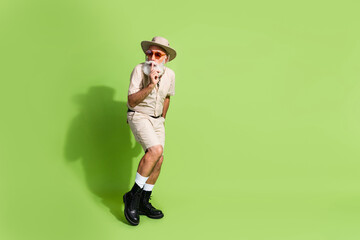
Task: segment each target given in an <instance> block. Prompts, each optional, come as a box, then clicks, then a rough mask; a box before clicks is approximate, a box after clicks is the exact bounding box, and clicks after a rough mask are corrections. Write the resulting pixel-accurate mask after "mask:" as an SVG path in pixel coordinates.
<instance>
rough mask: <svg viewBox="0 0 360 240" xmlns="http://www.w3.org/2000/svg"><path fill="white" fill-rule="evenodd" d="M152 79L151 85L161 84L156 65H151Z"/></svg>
mask: <svg viewBox="0 0 360 240" xmlns="http://www.w3.org/2000/svg"><path fill="white" fill-rule="evenodd" d="M150 70H151V71H150V78H151V83H152V84H154V86H155V85H156V84H157V83H158V82H159V80H160V79H159V73H160V71H159V70H156V69H155V68H154V63H151V68H150Z"/></svg>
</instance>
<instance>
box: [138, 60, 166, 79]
mask: <svg viewBox="0 0 360 240" xmlns="http://www.w3.org/2000/svg"><path fill="white" fill-rule="evenodd" d="M152 63H154V69H155V70H159V71H160V73H159V76H160V77H161V76H162V75H163V74H164V72H165V60H164V61H163V62H162V63H160V64H157V63H156V62H155V61H146V62H145V63H144V65H143V67H142V70H143V72H144V73H145V75H147V76H149V74H150V72H151V64H152Z"/></svg>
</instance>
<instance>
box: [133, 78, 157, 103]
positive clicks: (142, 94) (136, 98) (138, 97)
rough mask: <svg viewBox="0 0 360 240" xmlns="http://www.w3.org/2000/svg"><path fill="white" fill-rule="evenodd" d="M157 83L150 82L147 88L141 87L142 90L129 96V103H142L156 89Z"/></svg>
mask: <svg viewBox="0 0 360 240" xmlns="http://www.w3.org/2000/svg"><path fill="white" fill-rule="evenodd" d="M154 87H155V84H153V83H150V84H149V85H147V86H146V87H145V88H143V89H141V90H140V91H138V92H136V93H133V94H131V95H129V96H128V103H129V105H130V107H135V106H136V105H138V104H139V103H141V102H142V101H143V100H144V99H145V98H146V97H147V96H148V95H149V94H150V93H151V91H152V90H153V89H154Z"/></svg>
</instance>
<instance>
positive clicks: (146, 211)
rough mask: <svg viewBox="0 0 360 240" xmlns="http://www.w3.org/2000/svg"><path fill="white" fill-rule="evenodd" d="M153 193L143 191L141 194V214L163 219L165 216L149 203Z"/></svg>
mask: <svg viewBox="0 0 360 240" xmlns="http://www.w3.org/2000/svg"><path fill="white" fill-rule="evenodd" d="M151 193H152V191H143V192H142V194H141V199H140V205H139V214H140V215H146V216H148V217H149V218H156V219H158V218H162V217H164V214H163V213H162V211H161V210H159V209H156V208H154V207H153V206H152V205H151V203H150V202H149V200H150V196H151Z"/></svg>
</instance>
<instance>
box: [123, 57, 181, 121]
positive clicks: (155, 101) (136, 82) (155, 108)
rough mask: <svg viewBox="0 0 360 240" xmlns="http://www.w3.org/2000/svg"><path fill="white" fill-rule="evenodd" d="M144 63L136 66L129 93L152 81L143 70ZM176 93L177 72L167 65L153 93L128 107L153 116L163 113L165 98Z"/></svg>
mask: <svg viewBox="0 0 360 240" xmlns="http://www.w3.org/2000/svg"><path fill="white" fill-rule="evenodd" d="M143 64H144V63H140V64H138V65H136V66H135V68H134V69H133V71H132V73H131V76H130V85H129V91H128V95H131V94H133V93H136V92H138V91H140V90H141V89H143V88H144V87H146V86H147V85H148V84H149V83H150V77H149V76H147V75H145V74H144V73H143V71H142V66H143ZM174 95H175V73H174V71H173V70H171V69H170V68H168V67H165V72H164V74H163V75H162V76H161V77H160V80H159V83H158V84H157V86H155V88H154V89H153V90H152V91H151V93H150V94H149V95H148V96H147V97H146V98H145V99H144V100H143V101H142V102H140V103H139V104H138V105H136V106H135V107H133V108H132V107H130V106H129V103H128V104H127V105H128V108H129V109H131V110H134V111H136V112H140V113H144V114H147V115H151V116H159V115H161V114H162V111H163V107H164V100H165V97H166V96H174Z"/></svg>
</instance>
